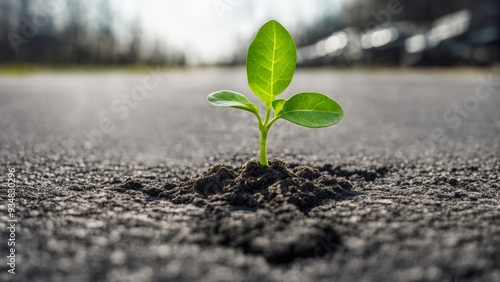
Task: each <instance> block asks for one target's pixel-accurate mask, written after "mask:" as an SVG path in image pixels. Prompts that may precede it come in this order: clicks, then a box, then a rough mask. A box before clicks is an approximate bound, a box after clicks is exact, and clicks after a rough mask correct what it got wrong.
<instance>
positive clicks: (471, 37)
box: [0, 0, 500, 67]
mask: <svg viewBox="0 0 500 282" xmlns="http://www.w3.org/2000/svg"><path fill="white" fill-rule="evenodd" d="M272 18H274V19H277V20H278V21H280V22H281V23H282V24H283V25H284V26H285V27H286V28H287V29H289V30H290V32H291V33H292V35H293V36H294V38H295V39H296V43H297V47H298V52H299V65H300V66H337V67H344V66H345V67H348V66H457V65H458V66H491V65H494V64H497V63H498V62H499V61H500V51H499V50H500V48H499V47H500V1H498V0H475V1H470V0H469V1H468V0H442V1H432V0H413V1H411V0H390V1H387V0H364V1H361V0H310V1H290V0H288V1H287V0H273V1H266V0H184V1H161V0H142V1H134V0H86V1H82V0H0V66H15V65H52V66H66V65H68V66H75V65H78V66H81V65H88V66H94V65H96V66H124V65H137V64H159V65H165V66H199V65H241V64H244V62H245V54H246V49H247V46H248V44H249V43H250V41H251V40H252V37H253V36H254V35H255V33H256V31H257V29H258V28H259V27H260V26H261V25H262V24H263V23H264V22H266V21H267V20H269V19H272Z"/></svg>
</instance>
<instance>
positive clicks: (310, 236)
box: [119, 160, 357, 263]
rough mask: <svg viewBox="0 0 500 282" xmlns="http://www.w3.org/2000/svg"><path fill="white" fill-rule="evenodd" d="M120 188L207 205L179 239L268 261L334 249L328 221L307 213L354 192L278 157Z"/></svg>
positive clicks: (284, 260) (338, 181)
mask: <svg viewBox="0 0 500 282" xmlns="http://www.w3.org/2000/svg"><path fill="white" fill-rule="evenodd" d="M119 187H120V190H121V191H123V192H125V191H127V190H136V191H137V190H141V191H143V192H144V193H145V194H147V195H148V196H150V197H156V198H160V199H165V200H167V201H170V202H172V203H174V204H178V205H186V204H193V205H196V206H199V207H203V208H205V211H206V212H205V214H204V215H203V217H202V218H199V219H197V220H196V223H195V224H193V228H192V229H191V230H190V234H191V235H190V236H187V237H185V238H184V239H182V240H181V241H180V242H179V243H188V244H198V245H201V246H210V245H212V246H224V247H229V248H235V249H239V250H241V251H242V252H244V253H248V254H254V255H260V256H263V257H264V258H265V259H266V260H267V261H269V262H272V263H289V262H292V261H293V260H295V259H296V258H310V257H319V256H323V255H325V254H327V253H331V252H334V250H335V249H336V248H337V247H338V246H339V245H340V244H341V238H340V236H339V235H338V233H337V232H336V231H335V230H334V228H333V227H332V223H331V221H330V220H328V219H323V218H311V217H309V216H308V214H309V212H310V211H311V210H312V209H313V208H315V207H318V206H320V205H323V204H326V203H327V202H330V201H333V200H343V199H347V198H349V197H352V196H354V195H356V194H357V193H356V192H354V191H353V190H352V189H351V188H352V184H351V182H349V181H347V180H345V179H341V178H335V177H333V176H330V175H326V174H322V173H320V172H319V171H318V170H317V169H314V168H311V167H305V166H297V167H295V168H293V169H292V170H290V169H288V168H287V166H286V165H285V163H284V162H282V161H280V160H272V161H271V162H270V165H269V167H265V168H263V167H261V166H260V165H259V164H258V163H257V162H256V161H250V162H248V163H246V164H245V165H243V166H239V167H234V166H230V165H225V164H219V165H215V166H213V167H211V168H209V169H208V170H206V171H205V172H204V173H203V174H202V175H201V176H199V177H197V178H193V179H190V180H188V181H184V182H182V181H178V182H167V183H165V184H164V185H163V187H161V188H160V187H154V186H148V185H143V184H141V183H140V181H138V180H137V179H130V180H128V181H126V182H125V183H123V184H121V185H120V186H119Z"/></svg>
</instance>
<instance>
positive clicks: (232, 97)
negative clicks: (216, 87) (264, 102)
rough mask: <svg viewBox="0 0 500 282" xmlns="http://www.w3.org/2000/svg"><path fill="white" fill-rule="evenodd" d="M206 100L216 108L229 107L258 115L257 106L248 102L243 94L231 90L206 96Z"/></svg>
mask: <svg viewBox="0 0 500 282" xmlns="http://www.w3.org/2000/svg"><path fill="white" fill-rule="evenodd" d="M207 100H208V102H209V103H210V104H212V105H214V106H217V107H231V108H236V109H240V110H245V111H249V112H252V113H256V114H258V113H259V107H257V105H255V104H253V103H252V102H250V101H249V100H248V99H247V97H245V96H244V95H243V94H240V93H238V92H234V91H231V90H220V91H216V92H214V93H212V94H210V95H208V97H207Z"/></svg>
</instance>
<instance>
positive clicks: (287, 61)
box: [207, 20, 344, 167]
mask: <svg viewBox="0 0 500 282" xmlns="http://www.w3.org/2000/svg"><path fill="white" fill-rule="evenodd" d="M296 62H297V49H296V47H295V42H294V41H293V38H292V36H291V35H290V33H288V31H287V30H286V29H285V28H284V27H283V26H282V25H281V24H280V23H278V22H277V21H275V20H271V21H269V22H267V23H266V24H264V25H263V26H262V27H261V28H260V30H259V32H258V33H257V36H255V39H254V40H253V41H252V43H251V44H250V47H249V48H248V53H247V77H248V85H249V86H250V89H251V90H252V91H253V93H255V95H256V96H257V97H259V98H260V100H262V102H263V103H264V105H265V106H266V115H265V117H264V118H262V117H261V115H260V113H259V107H258V106H257V105H255V104H253V103H252V102H250V101H249V100H248V99H247V98H246V97H245V96H244V95H243V94H240V93H237V92H234V91H230V90H220V91H216V92H214V93H212V94H210V95H208V97H207V99H208V102H209V103H210V104H212V105H214V106H217V107H231V108H236V109H240V110H245V111H249V112H251V113H253V114H254V115H255V116H256V117H257V120H258V122H259V130H260V165H261V166H263V167H266V166H269V163H268V160H267V133H268V132H269V129H270V128H271V126H272V125H273V124H274V123H275V122H276V121H277V120H278V119H280V118H281V119H285V120H288V121H290V122H293V123H295V124H298V125H301V126H305V127H310V128H320V127H327V126H331V125H334V124H336V123H338V122H339V121H340V120H341V119H342V117H343V116H344V112H343V110H342V107H341V106H340V105H339V104H338V103H337V102H335V101H334V100H332V99H331V98H329V97H328V96H326V95H324V94H320V93H314V92H303V93H298V94H295V95H294V96H292V97H291V98H290V99H289V100H286V99H283V98H276V97H277V96H278V95H279V94H281V93H282V92H283V91H285V89H286V88H287V87H288V85H289V84H290V82H291V81H292V78H293V74H294V72H295V65H296ZM271 114H272V116H271Z"/></svg>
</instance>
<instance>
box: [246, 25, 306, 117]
mask: <svg viewBox="0 0 500 282" xmlns="http://www.w3.org/2000/svg"><path fill="white" fill-rule="evenodd" d="M296 62H297V49H296V47H295V42H294V41H293V38H292V36H291V35H290V33H288V31H287V30H286V29H285V28H284V27H283V26H282V25H281V24H280V23H278V22H277V21H274V20H271V21H269V22H267V23H266V24H264V25H263V26H262V27H261V28H260V30H259V32H258V33H257V36H255V39H254V40H253V41H252V43H251V44H250V47H249V48H248V54H247V77H248V85H249V86H250V89H251V90H252V91H253V92H254V93H255V95H257V97H259V98H260V99H261V100H262V102H264V104H266V106H267V107H268V108H269V107H270V106H271V103H272V102H273V100H274V97H275V96H277V95H279V94H281V93H282V92H283V91H285V89H286V88H287V87H288V85H289V84H290V82H291V81H292V78H293V74H294V72H295V63H296Z"/></svg>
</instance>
